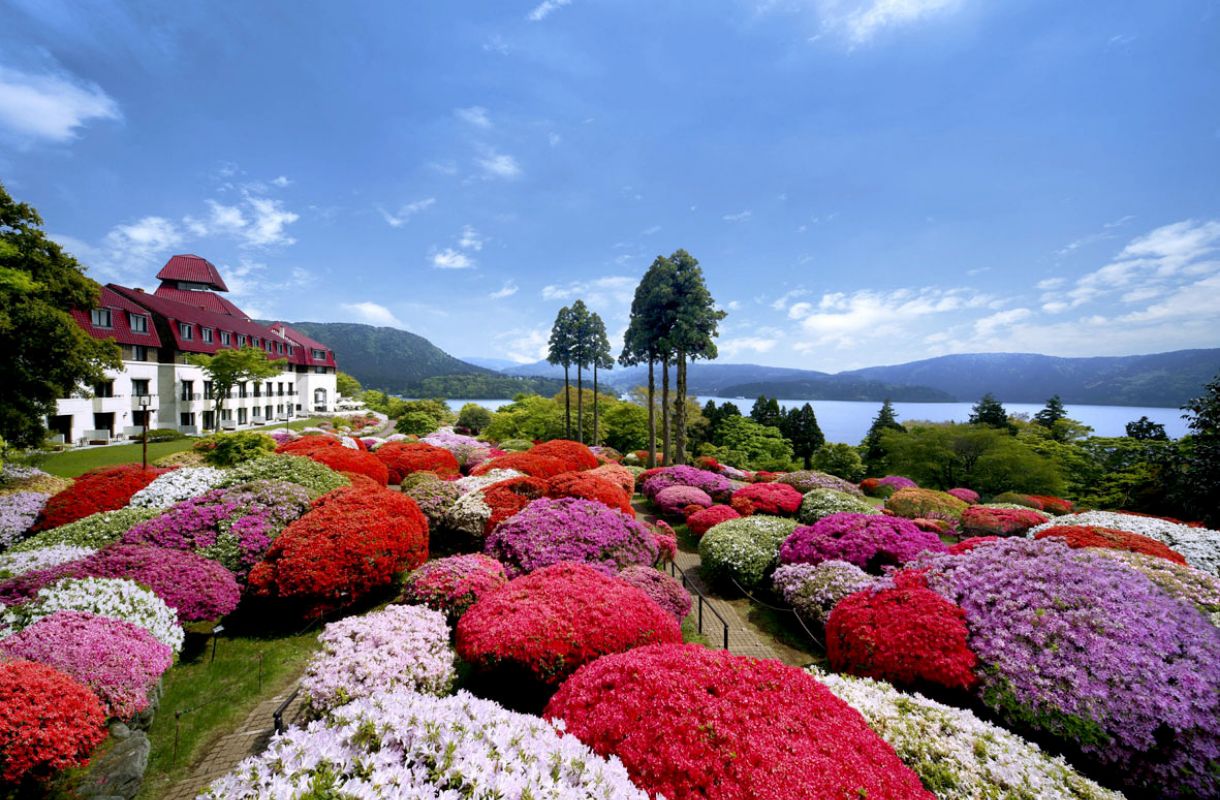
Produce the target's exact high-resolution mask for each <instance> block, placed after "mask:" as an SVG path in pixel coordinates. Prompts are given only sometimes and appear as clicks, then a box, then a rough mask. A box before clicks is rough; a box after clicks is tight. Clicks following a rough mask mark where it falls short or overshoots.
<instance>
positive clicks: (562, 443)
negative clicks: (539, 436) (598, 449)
mask: <svg viewBox="0 0 1220 800" xmlns="http://www.w3.org/2000/svg"><path fill="white" fill-rule="evenodd" d="M530 453H531V454H533V455H535V456H550V457H552V458H558V459H559V460H560V461H562V462H563V463H564V465H565V466H566V467H567V470H565V471H571V472H576V471H580V470H585V469H593V468H595V467H596V466H597V465H598V464H600V463H601V462H600V461H598V460H597V456H596V455H594V454H593V451H592V450H590V449H589V448H588V447H587V446H585V445H583V444H581V443H580V442H573V441H570V440H568V439H552V440H551V441H549V442H543V443H542V444H539V445H535V446H534V447H533V449H531V450H530Z"/></svg>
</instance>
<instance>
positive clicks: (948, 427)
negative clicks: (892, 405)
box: [881, 422, 1064, 495]
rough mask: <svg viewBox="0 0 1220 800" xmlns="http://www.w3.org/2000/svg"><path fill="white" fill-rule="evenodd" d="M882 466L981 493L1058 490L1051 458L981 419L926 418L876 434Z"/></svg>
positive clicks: (932, 484) (930, 483) (931, 483)
mask: <svg viewBox="0 0 1220 800" xmlns="http://www.w3.org/2000/svg"><path fill="white" fill-rule="evenodd" d="M881 439H882V447H883V448H884V450H885V454H886V455H885V466H886V468H887V470H888V471H889V472H891V473H895V474H900V475H907V476H909V477H911V478H913V479H914V480H915V481H916V482H918V483H919V485H920V486H926V487H928V488H933V489H952V488H954V487H957V486H965V487H968V488H971V489H974V490H976V491H978V492H981V493H983V494H987V495H996V494H1000V493H1001V492H1006V491H1015V492H1025V493H1028V494H1055V495H1057V494H1061V493H1062V492H1063V489H1064V483H1063V477H1062V475H1060V473H1059V470H1058V468H1057V467H1056V466H1055V463H1054V462H1053V461H1051V460H1050V459H1049V458H1045V457H1043V456H1040V455H1038V454H1037V453H1036V452H1034V451H1033V449H1032V448H1030V447H1029V446H1028V445H1027V444H1026V443H1025V442H1022V441H1021V440H1019V439H1018V438H1016V437H1014V436H1010V435H1008V434H1007V432H1005V431H1002V430H999V429H996V428H990V427H987V426H985V425H970V424H967V425H962V424H958V423H951V422H950V423H928V424H918V425H912V426H911V427H910V428H909V429H908V430H905V431H903V432H901V433H899V432H898V431H895V430H887V431H886V432H884V433H882V434H881Z"/></svg>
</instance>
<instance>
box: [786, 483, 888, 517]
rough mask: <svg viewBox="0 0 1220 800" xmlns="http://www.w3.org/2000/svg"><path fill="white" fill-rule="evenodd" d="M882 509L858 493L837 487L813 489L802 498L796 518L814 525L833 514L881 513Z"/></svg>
mask: <svg viewBox="0 0 1220 800" xmlns="http://www.w3.org/2000/svg"><path fill="white" fill-rule="evenodd" d="M880 513H881V509H879V508H877V507H876V506H874V505H873V504H872V503H870V502H868V501H867V500H865V499H864V498H863V497H861V496H860V495H858V494H848V493H847V492H840V491H838V490H836V489H811V490H809V491H808V492H806V493H805V496H804V497H802V498H801V504H800V506H799V507H798V508H797V512H796V518H797V519H798V520H799V521H800V522H802V523H803V524H805V525H812V524H813V523H815V522H817V521H818V520H820V519H822V518H823V517H829V516H830V515H831V514H880Z"/></svg>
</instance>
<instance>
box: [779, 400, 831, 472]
mask: <svg viewBox="0 0 1220 800" xmlns="http://www.w3.org/2000/svg"><path fill="white" fill-rule="evenodd" d="M780 431H781V432H782V433H783V434H784V438H785V439H787V440H788V441H790V442H792V452H793V453H795V454H796V455H798V456H800V457H801V458H802V459H804V461H805V469H812V468H813V454H814V453H815V452H816V451H817V449H818V448H819V447H821V446H822V445H824V444H826V437H825V436H823V435H822V428H821V426H819V425H818V418H817V415H816V414H814V413H813V406H811V405H810V404H809V403H806V404H805V405H803V406H801V407H800V408H799V409H798V408H793V409H790V410H789V411H788V413H787V414H786V415H785V416H784V420H783V424H782V426H781V428H780Z"/></svg>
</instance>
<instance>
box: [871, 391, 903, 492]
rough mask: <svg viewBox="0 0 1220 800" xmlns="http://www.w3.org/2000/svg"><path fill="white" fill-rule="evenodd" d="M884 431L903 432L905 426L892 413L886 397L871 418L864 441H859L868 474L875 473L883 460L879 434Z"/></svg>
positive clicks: (883, 455)
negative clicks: (875, 414)
mask: <svg viewBox="0 0 1220 800" xmlns="http://www.w3.org/2000/svg"><path fill="white" fill-rule="evenodd" d="M886 431H899V432H905V431H906V428H904V427H902V425H900V424H898V415H897V414H895V413H894V404H893V403H892V402H891V401H890V399H889V398H888V397H887V398H886V399H885V402H884V403H882V404H881V410H879V411H878V412H877V416H876V417H874V418H873V424H872V425H870V426H869V428H868V433H866V434H864V441H862V442H861V443H860V450H861V453H860V457H861V459H862V460H863V461H864V469H865V471H866V472H867V473H868V474H869V475H875V474H877V473H878V471H879V470H880V469H881V468H882V466H883V465H884V462H885V448H884V447H883V446H882V444H881V436H882V434H884V433H885V432H886Z"/></svg>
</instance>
